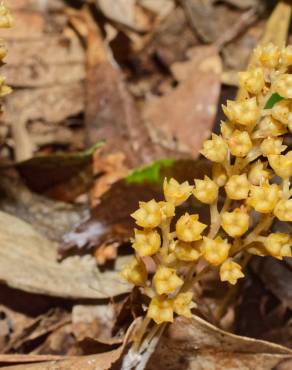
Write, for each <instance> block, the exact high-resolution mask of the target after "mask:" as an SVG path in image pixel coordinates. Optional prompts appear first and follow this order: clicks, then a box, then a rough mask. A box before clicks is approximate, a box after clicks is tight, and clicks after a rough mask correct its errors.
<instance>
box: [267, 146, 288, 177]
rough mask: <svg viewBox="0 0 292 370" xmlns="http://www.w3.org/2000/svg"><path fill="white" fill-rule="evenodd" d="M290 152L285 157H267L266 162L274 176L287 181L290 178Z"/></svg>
mask: <svg viewBox="0 0 292 370" xmlns="http://www.w3.org/2000/svg"><path fill="white" fill-rule="evenodd" d="M289 153H292V152H288V153H287V154H285V155H269V156H268V160H269V164H270V166H271V167H272V169H273V170H274V171H275V172H276V174H277V175H278V176H280V177H282V178H283V179H288V178H289V177H291V176H292V156H291V154H289Z"/></svg>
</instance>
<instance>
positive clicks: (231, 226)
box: [221, 208, 249, 238]
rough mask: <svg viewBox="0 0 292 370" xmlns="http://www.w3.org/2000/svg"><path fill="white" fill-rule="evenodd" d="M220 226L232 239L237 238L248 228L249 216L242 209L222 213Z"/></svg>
mask: <svg viewBox="0 0 292 370" xmlns="http://www.w3.org/2000/svg"><path fill="white" fill-rule="evenodd" d="M221 226H222V227H223V229H224V230H225V232H226V233H227V234H228V235H230V236H232V237H233V238H238V237H240V236H241V235H243V234H244V233H246V232H247V230H248V228H249V215H248V214H247V213H246V211H245V210H244V209H240V208H235V209H234V210H233V211H231V212H223V214H222V216H221Z"/></svg>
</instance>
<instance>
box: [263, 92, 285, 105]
mask: <svg viewBox="0 0 292 370" xmlns="http://www.w3.org/2000/svg"><path fill="white" fill-rule="evenodd" d="M283 99H284V98H283V97H282V96H281V95H279V94H278V93H274V94H272V96H271V97H270V99H269V100H268V101H267V103H266V105H265V109H272V108H273V106H274V105H275V104H276V103H278V102H279V101H281V100H283Z"/></svg>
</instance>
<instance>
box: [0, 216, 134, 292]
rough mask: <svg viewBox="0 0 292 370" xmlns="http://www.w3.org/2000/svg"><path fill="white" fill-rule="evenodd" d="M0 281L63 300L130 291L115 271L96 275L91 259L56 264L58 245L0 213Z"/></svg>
mask: <svg viewBox="0 0 292 370" xmlns="http://www.w3.org/2000/svg"><path fill="white" fill-rule="evenodd" d="M0 280H1V281H3V282H5V283H6V284H7V285H9V286H10V287H13V288H18V289H21V290H24V291H27V292H31V293H40V294H46V295H50V296H56V297H62V298H75V299H76V298H105V297H111V296H114V295H118V294H122V293H125V292H126V291H128V290H129V287H128V285H127V284H124V283H123V282H122V281H121V279H120V278H119V276H118V273H117V272H116V271H105V272H103V273H101V272H99V271H98V270H97V268H96V264H95V261H94V259H93V258H92V257H90V256H85V257H83V258H80V257H77V256H76V257H72V258H68V259H67V260H66V261H64V262H63V263H58V262H57V245H56V244H55V243H53V242H51V241H49V240H47V239H46V238H44V237H43V236H41V235H40V234H38V233H37V232H36V231H35V230H34V229H33V228H32V227H31V226H30V225H29V224H27V223H25V222H23V221H21V220H19V219H17V218H15V217H13V216H10V215H8V214H6V213H4V212H0Z"/></svg>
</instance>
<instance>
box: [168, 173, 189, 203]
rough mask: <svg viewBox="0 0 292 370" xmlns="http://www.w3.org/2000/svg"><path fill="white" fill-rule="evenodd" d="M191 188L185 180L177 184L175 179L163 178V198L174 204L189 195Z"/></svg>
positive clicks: (182, 200) (181, 201)
mask: <svg viewBox="0 0 292 370" xmlns="http://www.w3.org/2000/svg"><path fill="white" fill-rule="evenodd" d="M192 190H193V187H192V186H191V185H190V184H189V183H188V182H187V181H185V182H183V183H182V184H179V183H178V182H177V181H176V180H175V179H170V180H169V182H167V179H164V183H163V191H164V196H165V199H166V200H167V201H168V202H170V203H173V204H174V205H175V206H179V205H180V204H182V203H183V202H185V201H186V200H187V199H188V197H189V196H190V195H191V193H192Z"/></svg>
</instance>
